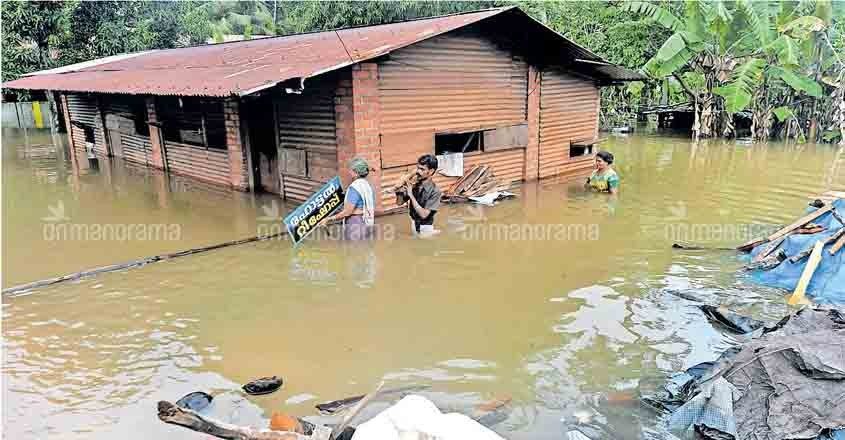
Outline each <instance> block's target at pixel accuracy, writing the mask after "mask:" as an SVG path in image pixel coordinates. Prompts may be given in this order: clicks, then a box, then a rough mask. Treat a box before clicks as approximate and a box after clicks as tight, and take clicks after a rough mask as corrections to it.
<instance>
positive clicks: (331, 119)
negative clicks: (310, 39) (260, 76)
mask: <svg viewBox="0 0 845 440" xmlns="http://www.w3.org/2000/svg"><path fill="white" fill-rule="evenodd" d="M336 88H337V82H336V78H335V77H334V76H332V75H329V76H327V77H326V78H322V79H316V80H312V81H311V82H306V84H305V90H304V91H303V92H302V94H299V95H296V94H283V95H280V96H278V97H277V98H276V100H275V106H276V115H277V118H278V124H279V127H278V129H279V152H278V153H279V154H278V156H277V157H278V158H279V163H280V170H281V182H282V183H281V186H282V188H283V191H284V197H285V198H287V199H291V200H305V199H307V198H308V197H309V196H310V195H311V194H312V193H313V192H314V190H315V189H316V188H319V187H320V186H321V185H322V184H323V183H325V182H327V181H328V180H329V179H331V178H332V177H334V176H336V175H337V174H338V164H337V135H336V126H335V113H334V97H335V90H336ZM289 150H293V151H289ZM303 160H304V162H305V163H304V164H302V163H299V162H301V161H303ZM288 164H289V165H290V166H289V167H288ZM294 170H296V171H294Z"/></svg>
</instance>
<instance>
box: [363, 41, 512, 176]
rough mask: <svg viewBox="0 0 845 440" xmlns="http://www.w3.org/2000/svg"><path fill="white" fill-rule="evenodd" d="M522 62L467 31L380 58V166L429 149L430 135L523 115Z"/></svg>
mask: <svg viewBox="0 0 845 440" xmlns="http://www.w3.org/2000/svg"><path fill="white" fill-rule="evenodd" d="M527 87H528V66H527V64H526V63H525V62H524V61H523V60H522V59H520V58H519V57H517V56H515V55H513V54H512V53H511V52H510V51H508V50H505V49H502V48H500V47H499V46H497V45H496V44H495V43H494V42H492V41H491V40H490V39H489V38H486V37H483V36H480V35H478V34H475V33H472V32H461V33H452V34H448V35H443V36H439V37H435V38H432V39H429V40H425V41H422V42H420V43H417V44H414V45H412V46H409V47H406V48H404V49H400V50H397V51H395V52H393V53H391V54H390V59H389V60H387V61H384V62H382V63H380V64H379V99H380V107H381V119H380V124H379V127H380V130H381V154H382V160H383V163H384V165H385V166H400V165H405V164H412V163H414V162H415V161H416V159H417V157H419V156H420V155H422V154H426V153H433V152H434V134H435V133H443V132H461V131H472V130H478V129H483V128H495V127H499V126H505V125H514V124H519V123H522V122H525V120H526V102H527V101H526V96H527Z"/></svg>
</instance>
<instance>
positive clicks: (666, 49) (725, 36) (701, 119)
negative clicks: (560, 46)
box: [622, 0, 749, 138]
mask: <svg viewBox="0 0 845 440" xmlns="http://www.w3.org/2000/svg"><path fill="white" fill-rule="evenodd" d="M622 7H623V8H624V9H626V10H628V11H630V12H634V13H639V14H643V15H646V16H648V17H650V18H651V19H652V20H653V21H654V22H655V23H656V24H658V25H660V26H662V27H664V28H666V29H669V30H671V31H672V32H673V33H672V35H671V36H670V37H669V38H668V39H667V40H666V41H665V42H664V43H663V45H662V46H661V47H660V48H659V49H658V50H657V53H655V55H654V56H653V57H652V58H651V59H650V60H648V62H646V64H645V65H644V66H643V68H642V70H643V71H644V72H645V73H646V74H648V75H650V76H651V77H653V78H665V77H667V76H672V77H674V78H675V79H676V80H677V81H678V82H679V83H680V84H681V86H682V87H683V88H684V90H685V91H686V92H687V94H688V95H689V96H690V99H691V100H692V101H693V102H694V104H695V120H694V122H693V135H694V136H695V137H696V138H699V137H713V136H718V135H719V133H720V131H721V132H725V131H728V132H730V131H732V125H731V123H730V119H729V118H726V117H725V115H724V112H723V107H724V103H723V102H722V100H721V99H720V98H719V97H718V96H717V95H715V94H714V89H715V88H716V87H718V86H719V85H721V84H722V83H723V82H725V81H727V80H728V79H729V78H730V75H731V72H732V71H733V70H734V69H735V68H736V66H737V65H738V63H739V60H738V58H737V57H736V56H735V54H734V53H735V51H736V50H737V49H738V48H740V47H742V46H743V44H744V42H745V41H746V40H748V39H749V37H748V36H747V33H744V32H743V31H742V28H743V23H742V22H740V20H739V18H738V16H737V14H736V11H735V9H734V8H733V7H732V3H730V2H724V1H721V0H716V1H710V2H702V1H697V0H686V1H685V2H684V3H683V9H682V11H681V12H683V15H682V16H676V15H675V14H674V13H673V12H672V11H671V10H670V9H668V8H666V7H664V6H661V5H659V4H655V3H650V2H644V1H629V2H625V3H623V4H622ZM685 71H696V72H699V73H701V74H703V76H704V78H705V83H704V88H703V90H693V89H691V88H690V87H688V86H687V84H686V83H685V82H684V81H683V79H682V76H681V73H683V72H685Z"/></svg>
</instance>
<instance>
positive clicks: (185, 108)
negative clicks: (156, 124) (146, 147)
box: [158, 98, 226, 149]
mask: <svg viewBox="0 0 845 440" xmlns="http://www.w3.org/2000/svg"><path fill="white" fill-rule="evenodd" d="M158 110H159V113H161V121H162V129H163V131H164V140H165V141H170V142H178V143H182V144H188V145H197V146H200V147H206V148H218V149H226V121H225V117H224V115H223V102H221V101H208V100H201V99H196V98H164V99H161V100H159V102H158Z"/></svg>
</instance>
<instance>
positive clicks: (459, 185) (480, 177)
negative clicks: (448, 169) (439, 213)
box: [442, 165, 514, 205]
mask: <svg viewBox="0 0 845 440" xmlns="http://www.w3.org/2000/svg"><path fill="white" fill-rule="evenodd" d="M510 187H511V185H510V184H509V183H501V182H500V181H499V180H497V179H496V177H495V176H494V175H493V170H492V168H490V166H488V165H476V166H474V167H473V168H472V169H471V170H470V171H469V172H468V173H466V174H464V175H463V177H461V178H460V179H458V180H456V181H455V182H454V183H452V185H450V186H449V187H448V188H446V190H445V191H443V199H442V200H443V201H444V202H446V203H463V202H470V201H475V202H478V203H483V204H488V205H489V204H493V203H494V202H496V201H498V200H501V199H504V198H509V197H514V194H511V193H509V192H507V191H506V190H507V189H509V188H510Z"/></svg>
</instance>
